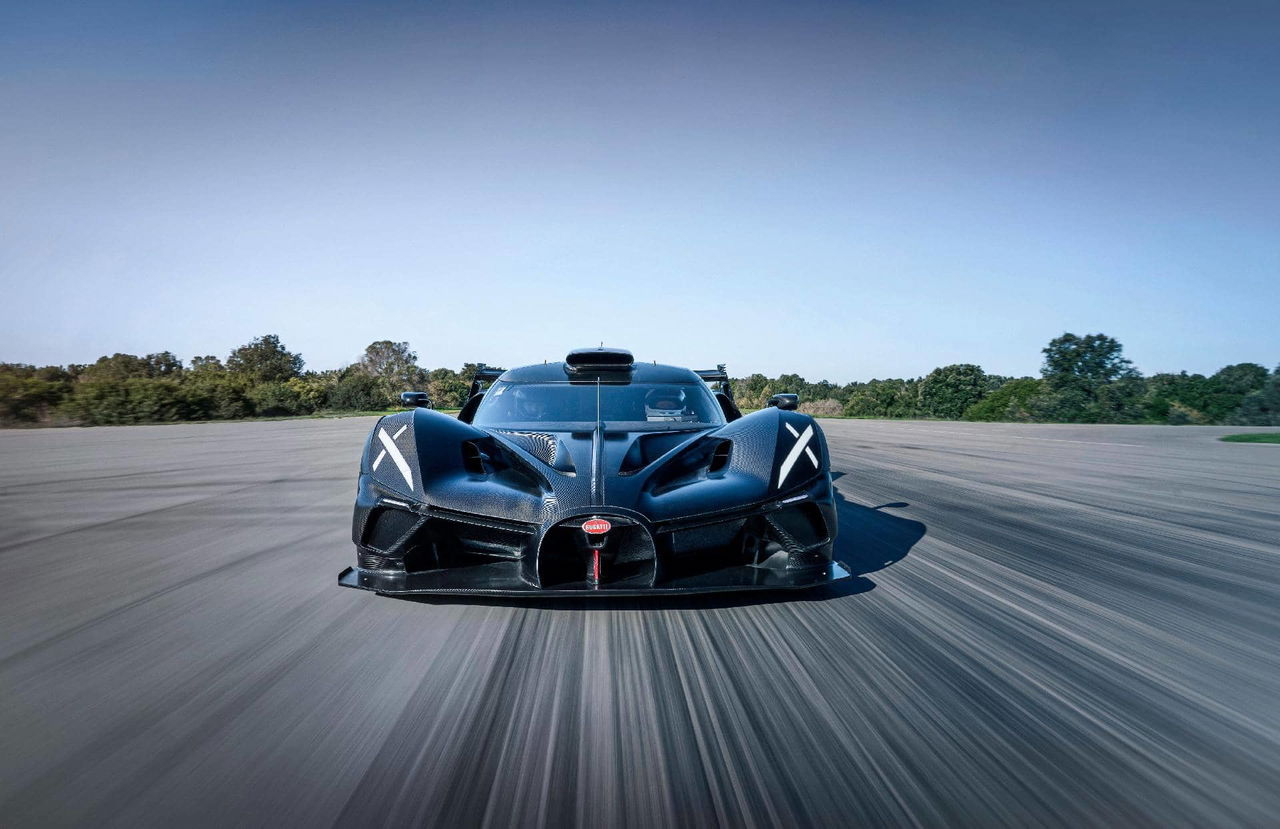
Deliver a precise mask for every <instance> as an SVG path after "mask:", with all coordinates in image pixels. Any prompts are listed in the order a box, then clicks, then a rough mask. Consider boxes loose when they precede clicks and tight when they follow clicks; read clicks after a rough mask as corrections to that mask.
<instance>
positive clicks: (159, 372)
mask: <svg viewBox="0 0 1280 829" xmlns="http://www.w3.org/2000/svg"><path fill="white" fill-rule="evenodd" d="M181 373H182V361H181V360H179V359H178V358H177V357H175V356H173V354H172V353H170V352H168V351H161V352H159V353H156V354H148V355H147V356H145V357H138V356H135V355H133V354H120V353H116V354H112V355H111V356H110V357H99V358H98V360H97V362H95V363H94V364H93V365H91V366H87V367H86V368H85V369H84V371H83V373H82V375H81V376H82V377H83V378H84V379H85V380H99V381H112V380H115V381H120V380H129V379H133V378H149V377H175V376H177V375H178V374H181Z"/></svg>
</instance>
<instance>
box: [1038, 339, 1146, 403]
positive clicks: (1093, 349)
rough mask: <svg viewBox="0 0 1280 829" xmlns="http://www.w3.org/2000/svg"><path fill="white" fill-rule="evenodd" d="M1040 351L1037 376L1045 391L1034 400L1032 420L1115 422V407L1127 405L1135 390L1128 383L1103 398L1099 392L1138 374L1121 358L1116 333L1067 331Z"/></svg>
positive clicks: (1122, 354)
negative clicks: (1034, 417)
mask: <svg viewBox="0 0 1280 829" xmlns="http://www.w3.org/2000/svg"><path fill="white" fill-rule="evenodd" d="M1043 353H1044V365H1043V367H1042V368H1041V374H1042V375H1043V376H1044V379H1045V382H1046V383H1047V384H1048V390H1047V392H1046V393H1045V394H1043V395H1041V396H1039V397H1038V398H1037V399H1036V401H1035V403H1034V404H1033V410H1034V411H1035V413H1036V419H1045V420H1055V421H1066V422H1068V423H1098V422H1115V421H1114V420H1113V419H1112V418H1113V417H1115V416H1117V415H1116V411H1118V410H1127V409H1128V408H1129V407H1130V403H1131V401H1130V397H1131V396H1132V394H1133V392H1134V391H1135V389H1136V387H1135V386H1134V384H1132V383H1127V384H1123V385H1122V386H1120V387H1117V388H1116V389H1112V390H1110V391H1109V392H1106V393H1105V394H1104V395H1103V396H1105V398H1106V399H1105V400H1103V399H1102V398H1101V397H1100V390H1101V389H1102V388H1103V387H1104V386H1107V385H1108V384H1111V383H1115V382H1117V381H1120V380H1132V379H1135V378H1140V377H1141V375H1139V374H1138V373H1137V371H1136V370H1135V369H1134V368H1133V364H1132V363H1131V362H1129V361H1128V360H1127V359H1125V357H1124V347H1123V346H1122V345H1120V342H1119V341H1118V340H1116V339H1115V338H1114V337H1108V336H1107V335H1106V334H1087V335H1085V336H1083V337H1078V336H1076V335H1075V334H1072V333H1069V332H1068V333H1066V334H1063V335H1062V336H1061V337H1057V338H1055V339H1053V340H1050V342H1049V345H1048V346H1047V347H1045V348H1044V349H1043Z"/></svg>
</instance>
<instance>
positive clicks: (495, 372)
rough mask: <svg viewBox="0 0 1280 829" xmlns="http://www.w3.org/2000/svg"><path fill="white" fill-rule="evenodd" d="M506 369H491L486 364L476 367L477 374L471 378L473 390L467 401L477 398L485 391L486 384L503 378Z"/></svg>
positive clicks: (469, 392)
mask: <svg viewBox="0 0 1280 829" xmlns="http://www.w3.org/2000/svg"><path fill="white" fill-rule="evenodd" d="M504 371H506V369H505V368H491V367H489V366H486V365H485V364H484V363H480V364H479V365H478V366H476V373H475V374H474V375H472V377H471V390H470V391H468V392H467V399H468V400H470V399H471V398H473V397H475V396H476V395H477V394H479V393H480V392H481V390H483V389H484V385H485V383H492V382H493V381H494V380H497V379H498V378H499V377H501V376H502V372H504Z"/></svg>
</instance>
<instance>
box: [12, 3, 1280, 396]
mask: <svg viewBox="0 0 1280 829" xmlns="http://www.w3.org/2000/svg"><path fill="white" fill-rule="evenodd" d="M26 5H27V8H25V9H23V8H21V6H20V5H19V4H14V3H6V4H4V5H3V7H2V9H0V112H2V113H3V115H0V287H2V288H3V297H4V304H5V306H7V307H6V308H5V311H4V312H3V321H4V324H3V331H2V332H0V360H5V361H19V362H30V363H37V364H45V363H67V362H91V361H92V360H94V359H95V358H97V357H98V356H99V355H101V354H104V353H111V352H115V351H124V352H131V353H139V354H142V353H146V352H151V351H159V350H164V349H168V350H172V351H174V352H175V353H177V354H178V355H179V356H181V357H182V358H184V359H189V358H190V357H192V356H194V355H197V354H217V355H219V356H225V355H226V353H227V352H228V351H229V350H230V349H231V348H233V347H234V346H236V345H239V344H241V343H244V342H246V341H248V340H249V339H251V338H252V337H254V336H255V335H259V334H263V333H271V332H273V333H277V334H279V335H280V336H281V337H282V339H283V340H284V341H285V343H286V344H287V345H288V346H289V347H290V348H292V349H294V350H296V351H299V352H301V353H302V354H303V356H304V357H305V358H306V360H307V364H308V366H309V367H311V368H317V369H322V368H332V367H337V366H340V365H343V364H346V363H348V362H351V361H353V360H355V359H356V357H357V356H358V355H359V354H360V352H361V351H362V349H363V347H364V346H365V345H366V344H367V343H369V342H370V341H372V340H375V339H394V340H408V341H409V342H410V343H411V344H412V346H413V347H414V348H415V349H416V351H417V352H418V354H419V357H420V361H421V362H422V363H423V364H424V365H428V366H437V365H450V366H458V365H460V364H461V363H462V362H463V361H468V360H482V361H486V362H489V363H491V364H508V365H509V364H518V363H522V362H533V361H537V360H542V359H544V358H548V357H550V358H556V357H557V356H559V355H561V354H562V353H563V352H564V351H565V350H566V349H568V348H571V347H575V346H579V345H591V344H595V343H598V342H600V341H601V340H604V341H605V342H606V343H608V344H611V345H621V346H626V347H630V348H631V349H632V350H634V351H635V352H636V354H637V356H639V357H641V358H644V359H651V358H652V359H658V360H660V361H664V362H676V363H682V364H697V365H710V364H713V363H715V362H720V361H727V362H728V363H729V367H730V370H731V371H733V372H734V373H735V374H746V373H749V372H752V371H760V372H764V373H766V374H770V375H774V374H777V373H780V372H783V371H797V372H799V373H802V374H804V375H806V376H807V377H809V378H810V379H818V378H827V379H831V380H834V381H839V382H844V381H849V380H855V379H869V378H871V377H885V376H910V375H918V374H922V373H924V372H927V371H929V370H930V369H932V368H933V367H935V366H938V365H942V364H946V363H951V362H976V363H979V364H981V365H982V366H983V367H985V368H986V369H987V370H988V371H991V372H996V373H1002V374H1029V373H1035V372H1036V371H1037V370H1038V367H1039V362H1040V353H1039V350H1040V349H1041V348H1042V347H1043V346H1044V344H1045V343H1046V342H1047V341H1048V340H1049V339H1050V338H1052V337H1054V336H1056V335H1058V334H1060V333H1062V332H1063V331H1066V330H1070V331H1073V332H1075V333H1078V334H1084V333H1089V332H1098V331H1101V332H1104V333H1107V334H1110V335H1112V336H1115V337H1117V338H1119V339H1120V340H1121V342H1123V343H1124V345H1125V347H1126V353H1127V355H1128V356H1129V357H1130V358H1132V359H1133V360H1134V361H1135V362H1136V363H1137V365H1138V366H1139V368H1141V369H1142V370H1143V371H1144V372H1147V373H1152V372H1156V371H1168V370H1179V369H1187V370H1190V371H1198V372H1205V373H1208V372H1212V371H1214V370H1216V369H1217V368H1219V367H1220V366H1222V365H1224V364H1227V363H1232V362H1239V361H1256V362H1262V363H1264V364H1266V365H1268V366H1274V365H1275V364H1276V363H1277V362H1278V361H1280V47H1277V43H1280V4H1277V3H1275V2H1265V3H1261V2H1260V3H1232V2H1225V3H1199V2H1197V3H1179V2H1154V3H1147V4H1132V3H1124V2H1105V3H1097V4H1085V3H1075V2H1072V3H1045V4H1043V5H1041V6H1039V7H1038V8H1031V4H1026V3H1008V4H1003V3H970V2H963V3H961V2H957V3H928V2H906V3H884V4H878V3H839V4H831V5H823V4H805V3H775V4H758V5H757V4H751V3H745V2H732V3H723V4H693V3H684V2H680V3H671V4H667V5H658V4H644V3H639V2H630V3H617V4H610V5H590V6H588V5H585V4H584V5H577V4H540V3H532V2H530V3H510V4H504V5H492V6H478V5H474V4H459V5H456V6H454V5H449V4H430V5H414V4H386V5H382V4H374V3H353V4H350V5H340V4H316V3H298V4H271V3H245V4H239V3H228V2H223V3H203V4H202V3H169V2H162V3H155V4H124V3H117V4H112V3H96V4H65V5H64V4H52V3H30V4H26ZM80 6H92V8H80Z"/></svg>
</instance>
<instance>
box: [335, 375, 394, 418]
mask: <svg viewBox="0 0 1280 829" xmlns="http://www.w3.org/2000/svg"><path fill="white" fill-rule="evenodd" d="M329 408H331V409H336V410H338V411H351V412H364V411H374V410H379V409H385V408H387V401H386V394H385V393H384V392H383V389H382V386H381V384H380V383H379V381H378V378H376V377H373V376H371V375H369V374H366V373H365V372H363V371H361V370H360V369H359V368H357V367H356V366H349V367H347V368H346V369H344V370H343V371H342V373H341V375H340V376H339V378H338V382H337V383H335V384H334V387H333V389H332V391H330V392H329Z"/></svg>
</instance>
